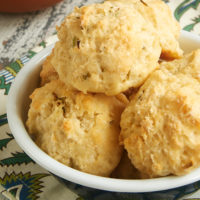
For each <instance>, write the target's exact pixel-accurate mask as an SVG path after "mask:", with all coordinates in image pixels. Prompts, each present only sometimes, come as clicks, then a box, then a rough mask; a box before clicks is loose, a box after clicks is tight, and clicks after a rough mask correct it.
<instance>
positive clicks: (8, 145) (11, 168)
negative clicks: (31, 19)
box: [0, 0, 200, 200]
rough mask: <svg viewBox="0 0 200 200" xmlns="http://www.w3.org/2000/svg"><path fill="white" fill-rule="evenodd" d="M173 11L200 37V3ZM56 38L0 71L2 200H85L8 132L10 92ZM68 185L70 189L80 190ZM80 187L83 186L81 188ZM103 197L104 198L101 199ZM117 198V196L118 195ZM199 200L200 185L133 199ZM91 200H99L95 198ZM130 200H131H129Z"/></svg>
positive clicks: (177, 4)
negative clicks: (28, 65) (24, 70)
mask: <svg viewBox="0 0 200 200" xmlns="http://www.w3.org/2000/svg"><path fill="white" fill-rule="evenodd" d="M165 2H166V3H168V5H169V6H170V7H171V9H172V11H173V13H174V16H175V18H176V19H177V20H178V21H179V22H180V24H181V27H182V29H184V30H187V31H191V32H194V33H195V34H198V35H199V34H200V0H165ZM56 40H57V37H56V35H53V36H52V37H50V38H48V39H47V40H45V41H43V42H42V43H41V45H40V46H38V47H36V48H34V49H32V50H30V51H29V52H28V53H27V54H26V55H25V56H24V57H22V58H20V59H18V60H16V61H15V62H13V63H11V64H10V65H9V66H4V69H3V70H1V71H0V199H3V200H4V199H5V200H7V199H20V200H36V199H44V200H47V199H48V200H50V199H56V200H60V199H68V200H75V199H77V200H78V199H79V200H80V199H82V198H80V197H77V195H75V194H74V193H72V192H71V191H70V190H68V189H67V187H66V186H65V185H64V184H62V183H60V182H59V181H58V180H57V179H56V178H55V177H54V176H52V175H51V174H50V173H49V172H47V171H46V170H44V169H43V168H41V167H40V166H38V165H37V164H36V163H35V162H34V161H33V160H32V159H31V158H29V157H28V156H27V155H26V154H25V153H24V152H23V150H22V149H21V148H20V147H19V146H18V145H17V143H16V142H15V139H14V138H13V135H12V133H11V131H10V129H9V126H8V122H7V117H6V99H7V94H8V91H9V88H10V86H11V84H12V82H13V80H14V78H15V76H16V75H17V73H18V72H19V71H20V69H21V68H22V67H23V66H24V64H25V63H26V62H28V61H29V60H30V59H31V58H32V57H33V56H34V55H35V54H37V53H38V52H39V51H40V50H41V49H43V48H45V47H46V46H48V45H50V44H52V43H54V42H55V41H56ZM65 184H66V185H67V186H68V187H69V188H70V189H72V190H73V189H75V187H79V186H78V185H73V183H68V182H67V181H66V182H65ZM80 187H81V186H80ZM102 195H103V196H102ZM101 196H102V199H105V200H106V199H110V198H109V194H106V192H105V193H104V194H102V193H101ZM116 198H117V194H116ZM120 198H121V199H127V198H126V197H123V198H122V197H120ZM135 198H136V199H141V200H143V199H173V200H174V199H190V200H192V199H200V181H199V182H196V183H194V184H191V185H188V186H186V187H181V188H178V189H173V190H170V191H165V192H157V193H151V194H148V195H147V194H134V196H133V198H131V199H135ZM90 199H100V197H95V196H92V193H91V197H90ZM127 200H128V199H127Z"/></svg>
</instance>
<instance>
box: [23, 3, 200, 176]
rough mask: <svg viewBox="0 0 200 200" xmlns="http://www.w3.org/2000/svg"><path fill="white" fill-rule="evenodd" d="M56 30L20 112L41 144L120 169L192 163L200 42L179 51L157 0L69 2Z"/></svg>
mask: <svg viewBox="0 0 200 200" xmlns="http://www.w3.org/2000/svg"><path fill="white" fill-rule="evenodd" d="M57 31H58V38H59V40H58V42H57V43H56V44H55V47H54V49H53V50H52V52H51V54H50V55H49V56H48V57H47V58H46V60H45V62H44V63H43V66H42V71H41V73H40V77H41V84H40V87H39V88H37V89H35V91H34V92H33V93H32V94H31V96H30V98H31V99H32V103H31V105H30V109H29V112H28V119H27V122H26V124H27V128H28V132H29V133H30V135H31V136H32V137H33V139H34V141H35V142H36V144H37V145H38V146H39V147H40V148H41V149H42V150H43V151H45V152H46V153H47V154H49V155H50V156H51V157H53V158H54V159H56V160H58V161H59V162H61V163H63V164H65V165H67V166H69V167H72V168H75V169H77V170H80V171H83V172H86V173H90V174H94V175H98V176H104V177H114V178H124V179H139V178H153V177H161V176H167V175H170V174H174V175H183V174H186V173H188V172H190V171H191V170H192V169H194V168H196V167H198V166H200V154H198V152H199V150H200V59H199V58H200V50H196V51H194V52H191V53H190V54H188V55H183V51H182V50H181V48H180V46H179V42H178V38H179V34H180V26H179V24H178V23H177V22H176V20H175V19H174V18H173V16H172V13H171V11H170V9H169V7H168V6H167V5H166V4H165V3H164V2H163V1H161V0H108V1H105V2H103V3H98V4H92V5H88V6H83V7H81V8H75V9H74V11H73V12H72V13H71V14H69V15H68V16H67V17H66V18H65V19H64V21H63V22H62V24H61V25H60V27H58V28H57Z"/></svg>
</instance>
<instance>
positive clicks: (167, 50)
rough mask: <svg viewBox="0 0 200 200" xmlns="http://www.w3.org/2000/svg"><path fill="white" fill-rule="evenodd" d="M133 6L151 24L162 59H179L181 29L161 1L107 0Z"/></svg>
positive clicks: (180, 54)
mask: <svg viewBox="0 0 200 200" xmlns="http://www.w3.org/2000/svg"><path fill="white" fill-rule="evenodd" d="M109 1H111V2H112V1H113V2H119V1H120V2H123V3H125V4H134V8H135V9H136V10H137V11H138V12H140V14H141V15H142V16H143V17H144V18H145V19H146V21H147V23H149V22H150V23H151V24H152V25H153V27H154V28H155V30H156V33H157V34H158V38H159V41H160V45H161V48H162V54H161V58H162V59H167V60H173V59H176V58H181V57H182V55H183V51H182V49H181V48H180V45H179V42H178V39H179V35H180V30H181V27H180V25H179V23H178V22H177V21H176V19H175V18H174V16H173V14H172V12H171V10H170V8H169V6H168V5H167V4H166V3H164V2H163V1H162V0H109Z"/></svg>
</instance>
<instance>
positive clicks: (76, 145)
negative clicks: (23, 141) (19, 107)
mask: <svg viewBox="0 0 200 200" xmlns="http://www.w3.org/2000/svg"><path fill="white" fill-rule="evenodd" d="M31 99H32V103H31V105H30V109H29V112H28V120H27V122H26V124H27V127H28V132H29V133H30V135H31V136H32V137H33V139H34V141H35V142H36V144H37V145H38V146H39V147H40V148H41V149H42V150H44V151H45V152H46V153H47V154H49V155H50V156H51V157H53V158H54V159H56V160H58V161H60V162H61V163H63V164H65V165H67V166H69V167H73V168H75V169H78V170H80V171H83V172H87V173H90V174H95V175H99V176H109V175H110V173H111V172H112V171H113V170H114V168H115V167H116V166H117V165H118V163H119V161H120V158H121V154H122V146H120V145H119V133H120V127H119V121H120V116H121V112H122V111H123V109H124V107H125V104H124V103H123V102H121V101H120V100H118V98H115V97H108V96H106V95H104V94H83V93H82V92H80V91H76V90H70V89H69V88H67V86H66V85H65V84H64V83H63V82H61V81H60V80H53V81H51V82H50V83H47V84H45V85H44V86H43V87H41V88H37V89H36V90H35V91H34V92H33V93H32V95H31Z"/></svg>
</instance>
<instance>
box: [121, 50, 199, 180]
mask: <svg viewBox="0 0 200 200" xmlns="http://www.w3.org/2000/svg"><path fill="white" fill-rule="evenodd" d="M199 58H200V50H197V51H195V52H192V53H190V54H188V55H186V56H185V57H184V58H183V59H179V60H175V61H173V62H165V63H163V64H161V69H160V70H156V71H155V72H153V73H152V74H151V76H150V77H149V78H148V79H147V81H146V82H145V83H144V85H143V86H142V87H141V88H140V89H139V91H138V93H137V94H136V95H135V97H134V98H133V99H132V100H131V102H130V103H129V105H128V106H127V107H126V109H125V110H124V112H123V114H122V116H121V128H122V130H121V134H120V141H121V143H123V144H124V147H125V149H126V150H127V151H128V154H129V158H130V159H131V161H132V163H133V164H134V166H135V167H136V168H137V169H139V170H140V171H141V172H143V173H146V174H148V175H149V176H150V177H157V176H167V175H169V174H175V175H183V174H186V173H188V172H190V171H191V170H192V169H194V168H197V167H199V166H200V154H199V151H200V81H199V80H200V78H199V76H198V75H199V72H200V68H199V66H200V61H199Z"/></svg>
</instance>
